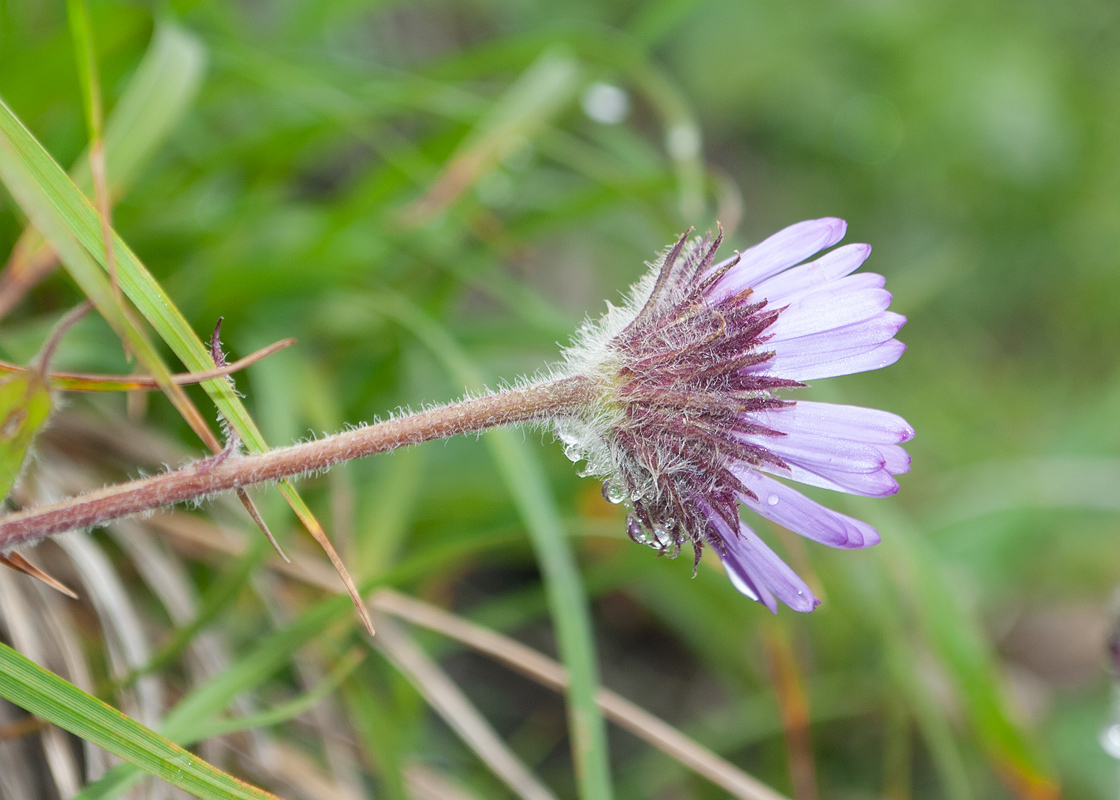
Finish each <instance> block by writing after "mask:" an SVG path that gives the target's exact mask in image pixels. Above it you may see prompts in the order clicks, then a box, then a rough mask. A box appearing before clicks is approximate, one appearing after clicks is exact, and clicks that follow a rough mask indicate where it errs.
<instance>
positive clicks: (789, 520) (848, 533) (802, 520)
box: [733, 467, 879, 550]
mask: <svg viewBox="0 0 1120 800" xmlns="http://www.w3.org/2000/svg"><path fill="white" fill-rule="evenodd" d="M733 471H734V472H735V476H736V477H737V478H738V479H739V480H741V481H742V482H743V485H744V486H746V487H747V488H748V489H750V490H751V491H752V492H754V493H755V495H756V496H757V498H758V499H757V500H756V499H753V498H751V497H749V496H747V495H743V496H741V497H740V498H739V500H740V502H742V504H743V505H744V506H746V507H747V508H749V509H750V510H751V511H753V512H755V513H756V514H758V515H759V516H761V517H765V518H766V519H768V520H770V521H771V522H776V523H778V524H779V525H781V526H782V527H783V528H788V529H789V530H791V531H793V532H794V533H796V534H798V535H800V536H804V537H805V538H807V539H812V540H813V541H815V542H820V543H821V544H826V545H828V546H829V547H839V548H843V549H847V550H851V549H856V548H861V547H871V545H874V544H878V543H879V532H878V531H877V530H875V529H874V528H873V527H871V526H870V525H868V524H867V523H866V522H862V521H861V520H858V519H854V518H852V517H849V516H847V515H846V514H841V513H840V512H839V511H833V510H832V509H831V508H827V507H825V506H822V505H821V504H820V503H817V502H814V501H813V500H810V499H809V498H808V497H806V496H805V495H803V494H801V492H799V491H797V490H796V489H791V488H790V487H789V486H786V485H785V484H784V483H781V482H780V481H776V480H774V479H773V478H768V477H766V476H765V475H762V474H761V473H758V472H756V471H754V470H753V469H750V468H748V467H744V468H741V469H733Z"/></svg>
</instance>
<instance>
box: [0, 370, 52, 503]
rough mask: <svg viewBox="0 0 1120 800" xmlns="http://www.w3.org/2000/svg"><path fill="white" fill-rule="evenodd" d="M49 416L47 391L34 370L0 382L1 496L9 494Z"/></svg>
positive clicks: (49, 398) (49, 399) (49, 403)
mask: <svg viewBox="0 0 1120 800" xmlns="http://www.w3.org/2000/svg"><path fill="white" fill-rule="evenodd" d="M50 413H51V396H50V392H48V391H47V387H46V385H45V384H44V383H43V380H42V377H41V376H40V375H39V374H38V373H37V372H35V371H34V370H32V371H30V372H27V373H25V374H22V375H13V376H11V377H10V378H8V379H7V380H4V382H3V383H0V497H7V495H8V492H10V491H11V489H12V485H13V484H14V483H15V482H16V478H17V477H19V472H20V468H21V467H22V466H23V460H24V458H25V457H26V456H27V450H28V448H29V447H31V442H32V440H33V439H34V438H35V434H36V433H38V432H39V429H40V428H42V427H43V425H44V423H46V421H47V418H48V417H49V416H50Z"/></svg>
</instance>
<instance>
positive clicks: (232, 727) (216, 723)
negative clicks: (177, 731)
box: [180, 648, 365, 745]
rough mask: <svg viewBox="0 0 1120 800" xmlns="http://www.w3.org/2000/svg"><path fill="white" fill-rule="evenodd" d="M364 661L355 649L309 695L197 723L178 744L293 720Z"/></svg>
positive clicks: (305, 694) (360, 652) (324, 696)
mask: <svg viewBox="0 0 1120 800" xmlns="http://www.w3.org/2000/svg"><path fill="white" fill-rule="evenodd" d="M364 658H365V653H363V652H362V651H361V650H360V649H358V648H354V649H353V650H351V651H350V652H349V653H348V654H347V655H346V656H344V657H343V659H342V660H341V661H339V662H338V664H337V665H336V666H335V668H334V669H332V670H331V673H330V675H328V676H327V677H326V678H324V679H323V680H322V681H320V682H319V683H318V684H317V685H316V686H315V687H314V688H313V689H312V690H311V691H309V692H305V693H303V694H301V695H300V696H298V697H296V698H294V699H292V700H289V701H288V702H287V703H281V704H280V705H276V706H273V707H272V708H270V709H268V710H267V711H262V712H260V713H258V714H249V715H247V716H243V717H233V718H231V719H222V720H209V721H206V722H202V723H199V724H198V725H197V726H196V727H195V728H194V729H193V730H191V731H189V732H188V733H187V734H186V735H184V736H183V739H182V741H181V742H180V743H181V744H183V745H192V744H194V743H196V742H200V741H202V740H203V739H209V738H211V737H214V736H227V735H229V734H231V733H240V732H241V731H248V730H254V729H256V728H269V727H271V726H273V725H279V724H280V723H282V722H287V721H288V720H290V719H292V718H293V717H298V716H299V715H300V714H304V713H306V712H308V711H309V710H311V709H312V708H314V706H315V705H316V704H317V703H319V702H321V701H322V700H323V699H324V698H326V697H327V696H328V695H330V693H331V692H333V691H334V690H335V689H336V688H338V685H339V684H340V683H342V681H344V680H345V679H346V678H347V677H348V676H349V675H350V673H352V672H353V671H354V670H355V669H357V667H358V665H359V664H361V663H362V659H364Z"/></svg>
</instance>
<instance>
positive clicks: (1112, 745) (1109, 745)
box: [1101, 723, 1120, 759]
mask: <svg viewBox="0 0 1120 800" xmlns="http://www.w3.org/2000/svg"><path fill="white" fill-rule="evenodd" d="M1101 747H1103V748H1104V751H1105V752H1106V753H1108V754H1109V755H1110V756H1112V757H1113V758H1116V759H1120V723H1114V724H1112V725H1109V726H1108V727H1107V728H1105V729H1104V730H1103V731H1101Z"/></svg>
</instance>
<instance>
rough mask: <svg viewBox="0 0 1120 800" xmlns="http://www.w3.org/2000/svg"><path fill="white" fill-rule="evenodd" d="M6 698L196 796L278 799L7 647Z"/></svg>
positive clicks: (1, 688) (0, 677)
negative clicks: (220, 768)
mask: <svg viewBox="0 0 1120 800" xmlns="http://www.w3.org/2000/svg"><path fill="white" fill-rule="evenodd" d="M0 695H2V696H3V697H4V698H5V699H6V700H8V701H9V702H12V703H14V704H16V705H17V706H19V707H20V708H23V709H26V710H27V711H29V712H30V713H32V714H35V715H37V716H39V717H42V718H43V719H45V720H47V721H49V722H51V723H53V724H55V725H57V726H59V727H60V728H64V729H66V730H68V731H70V732H71V733H73V734H75V735H77V736H80V737H82V738H83V739H86V740H88V741H90V742H93V743H94V744H96V745H97V746H98V747H101V748H104V749H105V750H108V751H109V752H110V753H113V754H114V755H116V756H119V757H120V758H123V759H124V760H126V761H128V762H129V763H130V764H135V765H136V766H137V767H139V768H140V769H143V770H144V771H146V772H149V773H151V774H152V775H155V776H156V777H157V778H160V779H161V780H164V781H166V782H167V783H170V784H171V785H172V786H177V787H178V788H180V789H183V790H184V791H187V792H190V793H191V794H193V795H194V796H195V797H200V798H205V800H266V799H267V798H275V797H276V796H275V795H273V794H270V793H268V792H265V791H263V790H261V789H257V788H256V787H253V786H250V785H249V784H247V783H244V782H242V781H239V780H238V779H237V778H234V777H233V776H232V775H228V774H226V773H224V772H222V771H221V770H219V769H217V768H215V767H213V766H212V765H210V764H208V763H207V762H205V761H203V760H202V759H200V758H198V757H197V756H195V755H193V754H191V753H190V752H188V751H186V750H184V749H183V748H182V747H179V746H178V745H176V744H174V743H173V742H170V741H168V740H167V739H165V738H164V737H162V736H160V735H159V734H157V733H154V732H153V731H150V730H148V729H147V728H146V727H144V726H143V725H141V724H140V723H139V722H137V721H136V720H134V719H131V718H129V717H127V716H125V715H124V714H122V713H121V712H120V711H118V710H116V709H115V708H113V707H112V706H110V705H107V704H106V703H103V702H101V701H100V700H98V699H97V698H96V697H93V696H92V695H89V694H86V693H85V692H83V691H82V690H81V689H79V688H77V687H76V686H73V685H72V684H70V683H68V682H67V681H65V680H63V679H62V678H60V677H58V676H57V675H54V674H52V673H51V672H49V671H47V670H45V669H43V668H42V667H40V666H39V665H38V664H36V663H35V662H33V661H31V660H30V659H28V658H26V657H24V656H23V655H21V654H20V653H18V652H16V651H15V650H13V649H11V648H10V647H8V646H7V645H3V644H0Z"/></svg>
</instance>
